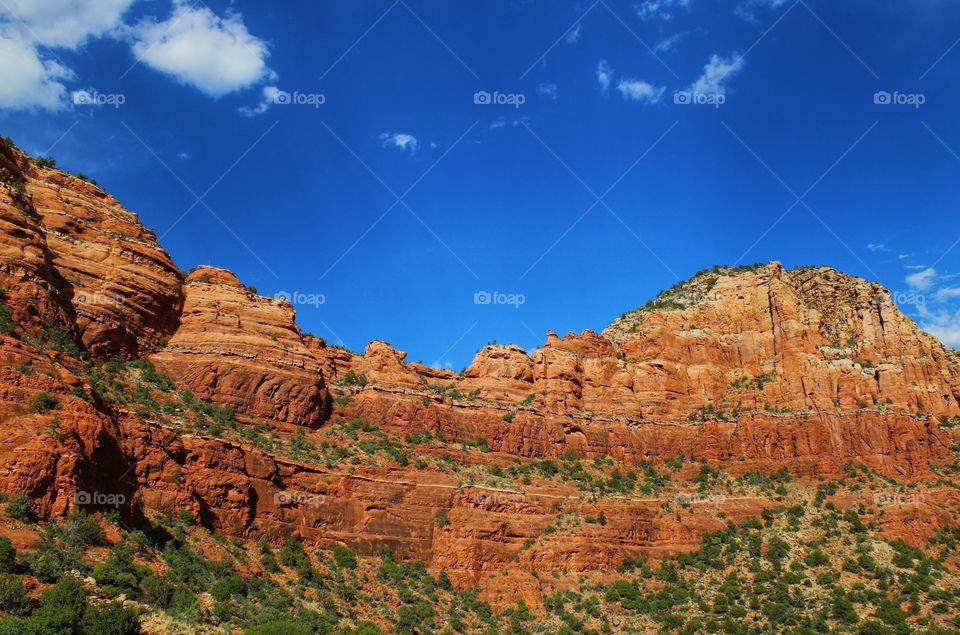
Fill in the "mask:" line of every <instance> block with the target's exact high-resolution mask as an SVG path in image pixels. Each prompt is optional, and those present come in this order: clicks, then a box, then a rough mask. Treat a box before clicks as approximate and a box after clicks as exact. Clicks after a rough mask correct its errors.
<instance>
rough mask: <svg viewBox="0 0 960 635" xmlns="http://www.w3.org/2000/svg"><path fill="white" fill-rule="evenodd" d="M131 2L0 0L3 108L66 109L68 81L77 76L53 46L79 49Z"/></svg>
mask: <svg viewBox="0 0 960 635" xmlns="http://www.w3.org/2000/svg"><path fill="white" fill-rule="evenodd" d="M133 1H134V0H3V2H0V78H2V82H0V108H2V109H9V110H30V109H43V110H60V109H62V108H65V107H66V106H67V100H66V96H67V89H66V85H65V83H66V82H69V81H73V80H74V79H76V76H75V74H74V73H73V71H72V70H70V69H69V68H67V67H66V66H65V65H64V64H63V62H61V61H60V60H59V59H58V58H57V56H56V53H53V52H52V51H51V50H50V49H55V48H60V49H71V50H73V49H77V48H79V47H80V46H82V45H83V44H85V43H86V42H87V40H89V39H90V38H92V37H99V36H102V35H106V34H108V33H110V32H113V31H115V30H116V29H117V28H118V27H119V26H120V22H121V19H122V18H123V14H124V13H125V12H126V11H127V9H128V8H129V7H130V5H131V4H133ZM41 50H43V52H42V53H41Z"/></svg>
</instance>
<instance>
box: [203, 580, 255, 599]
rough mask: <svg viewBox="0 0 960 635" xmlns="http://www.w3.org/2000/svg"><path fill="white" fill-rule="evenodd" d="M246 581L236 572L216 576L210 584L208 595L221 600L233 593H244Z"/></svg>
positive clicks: (245, 591)
mask: <svg viewBox="0 0 960 635" xmlns="http://www.w3.org/2000/svg"><path fill="white" fill-rule="evenodd" d="M246 594H247V582H246V580H244V579H243V578H241V577H240V576H239V575H237V574H235V573H234V574H230V575H227V576H224V577H222V578H218V579H217V580H216V581H214V583H213V584H212V585H211V586H210V595H212V596H213V597H214V599H216V600H220V601H221V602H223V601H224V600H227V599H229V598H230V597H232V596H234V595H246Z"/></svg>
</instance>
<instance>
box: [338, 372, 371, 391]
mask: <svg viewBox="0 0 960 635" xmlns="http://www.w3.org/2000/svg"><path fill="white" fill-rule="evenodd" d="M342 383H343V384H344V385H345V386H360V387H363V386H366V385H367V383H368V381H367V376H366V375H364V374H363V373H359V374H358V373H355V372H353V371H352V370H348V371H347V372H346V373H344V374H343V382H342Z"/></svg>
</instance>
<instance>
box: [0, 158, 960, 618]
mask: <svg viewBox="0 0 960 635" xmlns="http://www.w3.org/2000/svg"><path fill="white" fill-rule="evenodd" d="M0 181H2V186H0V286H2V287H3V289H4V296H3V302H4V306H7V307H9V315H4V314H2V313H0V332H2V333H3V334H2V335H0V337H2V342H0V422H2V424H3V429H4V434H3V436H2V438H0V490H3V491H5V492H8V493H9V494H18V493H21V494H27V495H28V496H29V497H30V498H31V499H32V500H33V501H34V502H35V506H36V507H37V509H38V511H39V512H40V513H41V515H43V516H47V515H62V514H64V513H66V512H67V511H69V510H70V509H72V508H75V507H77V506H78V501H81V500H82V496H81V498H77V494H78V493H80V494H83V493H89V492H95V493H100V494H107V495H117V496H118V497H119V499H121V500H122V502H121V503H120V505H119V507H120V509H121V511H122V515H123V518H125V519H126V522H129V523H134V522H137V521H138V519H141V518H142V517H143V516H145V515H147V514H149V513H151V512H153V511H157V510H163V511H176V510H183V511H190V512H191V513H192V514H193V516H194V517H195V518H198V519H199V520H200V521H201V522H202V524H203V525H204V526H206V527H209V528H212V529H215V530H218V531H222V532H224V533H226V534H229V535H232V536H238V537H242V538H246V539H265V540H268V541H272V542H274V543H279V542H282V541H283V540H284V538H290V537H299V538H302V539H303V540H304V541H306V542H307V543H308V544H311V545H331V544H334V543H343V544H348V545H350V546H351V547H353V548H354V549H356V550H357V551H358V552H359V553H361V554H376V553H378V551H379V550H380V548H381V547H384V546H388V547H390V548H391V549H392V550H393V551H394V553H395V554H397V556H398V557H404V558H415V559H422V560H424V561H425V562H427V563H428V565H429V566H430V567H432V568H440V567H443V568H445V569H446V570H448V571H450V572H452V573H453V572H456V573H457V576H456V577H455V584H459V585H461V586H467V585H470V584H474V583H481V582H483V581H484V580H489V579H491V576H499V575H500V574H501V572H506V571H508V570H509V571H510V575H509V576H508V578H507V580H506V581H500V582H499V583H498V584H495V585H493V587H491V588H492V589H494V590H495V591H496V592H498V593H502V594H503V595H504V597H508V596H510V595H511V594H516V593H523V594H524V597H529V599H530V600H531V601H532V602H535V601H539V599H541V598H540V597H539V594H538V591H537V590H536V589H537V588H538V587H536V586H534V587H531V586H530V580H529V579H528V578H526V577H523V576H519V574H517V571H518V570H519V571H526V572H530V571H540V570H551V569H563V570H566V571H574V572H589V571H603V570H609V569H611V568H613V567H615V566H617V565H618V564H620V563H621V562H623V561H624V559H625V558H636V557H645V558H647V557H662V556H665V555H669V554H674V553H677V552H678V551H684V550H689V549H693V548H695V547H697V546H698V545H699V542H700V540H701V539H702V537H703V536H704V535H705V534H706V533H708V532H711V531H717V530H719V529H722V528H723V527H724V526H725V525H726V523H727V522H728V521H729V520H741V519H748V518H752V517H755V516H757V515H758V514H760V513H762V512H763V510H765V509H767V508H768V507H771V506H772V505H773V503H771V502H770V501H769V500H768V499H767V498H765V497H763V496H757V495H756V493H755V492H752V491H747V490H744V491H742V492H738V493H737V492H733V493H728V494H727V495H725V496H724V497H722V498H718V499H716V500H710V501H708V504H706V505H701V504H695V505H692V506H689V505H688V506H687V507H689V510H688V512H687V513H685V514H683V515H682V516H681V515H680V514H679V513H677V512H676V511H675V509H674V508H673V507H672V506H671V505H672V504H673V503H676V501H677V500H678V499H677V496H692V494H691V492H692V491H693V489H695V486H693V485H691V484H690V483H691V482H693V480H694V479H696V478H698V476H699V475H702V474H704V473H706V474H708V475H709V474H710V473H711V472H710V470H722V471H723V472H724V473H725V474H728V475H730V478H733V479H736V478H741V477H743V478H753V477H752V476H749V477H748V476H745V475H751V474H771V473H775V472H777V471H779V470H781V469H783V468H786V469H787V470H789V473H790V474H792V475H793V477H794V478H798V477H799V478H805V479H808V480H813V479H816V478H820V479H829V478H840V477H843V475H844V474H845V473H846V472H847V471H849V469H850V465H862V466H864V468H863V469H868V470H871V471H872V473H875V474H877V475H878V478H879V477H880V476H882V477H883V478H889V479H893V480H894V481H893V482H897V483H901V484H904V483H916V482H920V481H923V479H927V478H932V477H933V474H934V472H933V470H937V469H939V468H938V466H941V465H944V464H947V463H949V462H950V461H951V460H952V459H953V458H954V455H953V451H952V449H951V443H953V438H952V437H951V432H950V431H949V430H944V429H943V428H942V427H941V421H947V422H952V421H955V420H956V418H957V416H958V414H960V358H958V356H957V354H956V353H954V352H952V351H950V350H948V349H946V348H945V347H944V346H942V345H941V344H940V343H939V342H938V341H937V340H935V339H934V338H932V337H930V336H929V335H927V334H925V333H923V332H922V331H920V330H919V329H918V328H917V327H916V325H915V324H914V323H913V322H912V321H911V320H910V319H909V318H907V317H905V316H904V315H903V314H902V313H900V312H899V311H898V309H897V308H896V306H895V305H894V304H893V303H892V302H891V300H890V296H889V293H888V292H887V291H886V290H884V289H883V288H882V287H880V286H879V285H877V284H873V283H869V282H867V281H864V280H861V279H858V278H854V277H850V276H846V275H844V274H841V273H839V272H837V271H834V270H832V269H830V268H827V267H819V268H800V269H794V270H785V269H784V268H783V267H781V266H780V265H779V264H778V263H770V264H769V265H759V266H751V267H743V268H737V269H731V268H717V269H715V270H712V271H707V272H702V273H700V274H697V275H696V276H695V277H693V278H692V279H691V280H689V281H686V282H684V283H681V284H679V285H678V286H677V287H675V288H674V289H671V290H669V291H666V292H664V293H663V294H661V296H659V297H658V298H656V299H655V300H653V301H652V302H650V303H648V304H647V305H646V306H644V307H641V308H640V309H637V310H635V311H631V312H629V313H626V314H624V315H623V316H621V317H620V318H619V319H617V320H616V321H615V322H614V323H613V324H612V325H611V326H609V327H608V328H607V329H605V330H604V331H603V332H601V333H595V332H591V331H586V332H584V333H581V334H577V335H574V334H568V335H566V336H564V337H559V336H557V335H556V334H554V333H550V334H548V338H547V342H546V344H545V345H544V346H543V347H541V348H539V349H537V350H536V351H534V353H533V354H532V355H528V354H527V353H526V352H525V351H524V350H523V349H521V348H519V347H516V346H499V345H492V346H487V347H485V348H484V349H482V350H481V351H480V352H479V353H478V354H477V356H476V358H475V359H474V361H473V362H472V363H471V364H470V366H469V367H468V368H467V369H465V371H464V372H463V373H462V374H458V373H454V372H451V371H446V370H439V369H433V368H428V367H425V366H422V365H420V364H415V363H408V362H406V361H405V354H404V353H403V352H401V351H398V350H396V349H394V348H393V347H391V346H390V345H388V344H386V343H384V342H378V341H375V342H372V343H371V344H370V345H369V346H368V347H367V348H366V350H365V351H364V353H363V354H355V353H351V352H349V351H346V350H344V349H341V348H337V347H332V346H328V345H326V343H324V342H323V341H322V340H319V339H317V338H314V337H312V336H309V335H306V334H304V333H302V332H301V331H300V329H299V328H298V327H297V325H296V323H295V315H294V311H293V308H292V307H291V306H290V305H289V304H288V303H286V302H285V301H283V300H277V299H271V298H264V297H260V296H257V295H256V293H255V292H253V291H252V290H248V289H247V288H245V287H244V286H243V285H242V284H241V283H240V282H239V281H238V280H237V278H236V277H235V276H234V275H233V274H231V273H230V272H227V271H224V270H221V269H215V268H211V267H202V268H199V269H197V270H195V271H193V272H191V273H190V274H189V275H184V274H181V273H180V272H179V271H178V270H177V269H176V268H175V267H174V265H173V263H172V262H171V260H170V258H169V257H168V256H167V254H166V252H164V251H163V249H162V248H161V247H160V246H159V245H158V244H157V241H156V238H155V236H154V235H153V233H152V232H150V231H149V230H148V229H146V228H144V227H143V226H142V225H141V224H140V223H139V221H138V219H137V218H136V216H135V215H133V214H132V213H130V212H129V211H127V210H125V209H123V208H122V207H121V206H120V204H119V203H118V202H117V201H116V200H115V199H113V198H112V197H110V196H109V195H108V194H106V193H105V192H104V191H103V190H101V189H100V188H98V187H96V186H95V185H93V184H91V183H87V182H85V181H84V180H82V179H79V178H75V177H72V176H69V175H67V174H65V173H63V172H60V171H58V170H56V169H53V168H52V167H44V166H42V165H38V164H37V163H36V162H35V161H33V160H31V159H30V158H29V157H27V156H25V155H24V154H22V153H21V152H19V151H18V150H17V149H15V148H14V147H12V146H9V145H3V144H0ZM111 358H117V359H118V360H120V359H122V360H131V361H130V362H128V363H120V362H119V361H113V362H109V363H104V362H106V360H109V359H111ZM137 360H148V361H150V362H152V364H150V363H146V362H144V361H137ZM154 366H155V367H156V369H158V370H159V372H157V371H156V370H154ZM165 375H166V376H169V377H170V378H172V380H173V381H172V382H170V380H168V379H166V377H165ZM667 465H673V466H674V467H671V468H669V469H670V470H672V473H673V475H674V477H673V478H674V480H675V482H671V481H670V478H669V476H664V472H663V471H664V470H665V469H666V468H665V466H667ZM704 470H706V472H704ZM684 481H685V482H686V484H683V482H684ZM690 488H693V489H690ZM930 491H931V492H934V491H935V490H930ZM936 491H939V490H936ZM701 502H702V501H701ZM958 507H960V503H958V501H957V498H956V496H951V495H950V494H949V492H947V493H940V494H931V495H930V496H929V497H928V498H927V499H925V500H924V501H922V502H920V503H919V504H918V505H917V507H916V509H917V510H919V511H918V512H917V515H918V516H917V517H904V518H900V519H899V520H898V518H899V517H898V516H897V515H893V516H887V517H886V519H885V520H884V522H886V523H887V525H886V526H885V528H884V531H886V532H888V534H889V535H890V536H900V537H903V538H905V539H908V540H910V541H912V542H914V543H917V542H921V541H924V540H926V539H928V538H929V537H930V536H931V535H933V532H934V531H935V530H936V529H938V528H942V527H948V526H951V524H955V522H956V513H955V512H956V509H957V508H958ZM571 514H573V515H576V516H577V517H590V518H594V519H597V518H604V519H605V520H604V522H603V523H600V522H587V523H583V522H580V523H575V524H571V525H569V526H568V525H565V524H564V523H565V522H566V520H565V519H566V518H569V517H570V515H571ZM880 516H881V515H880V514H878V515H877V518H878V522H880V520H879V519H880ZM891 518H892V520H891ZM918 519H919V520H918ZM557 527H560V528H561V529H562V530H560V531H558V530H557V529H556V528H557ZM517 576H519V577H517Z"/></svg>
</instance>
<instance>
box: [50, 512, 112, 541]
mask: <svg viewBox="0 0 960 635" xmlns="http://www.w3.org/2000/svg"><path fill="white" fill-rule="evenodd" d="M60 536H61V538H63V541H64V542H66V543H67V544H69V545H73V546H77V547H79V546H93V545H101V544H103V542H104V540H105V539H106V535H105V534H104V533H103V528H102V527H101V526H100V522H99V521H98V520H97V519H96V517H95V516H91V515H90V514H87V513H86V512H82V511H80V510H79V509H74V510H72V511H71V512H70V513H69V514H67V517H66V518H65V519H64V521H63V526H62V528H61V529H60Z"/></svg>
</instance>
